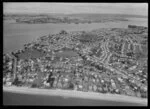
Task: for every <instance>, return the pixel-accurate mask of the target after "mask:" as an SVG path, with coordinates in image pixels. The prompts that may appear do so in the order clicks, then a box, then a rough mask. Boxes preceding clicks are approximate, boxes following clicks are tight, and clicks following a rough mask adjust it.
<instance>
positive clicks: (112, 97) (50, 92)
mask: <svg viewBox="0 0 150 109" xmlns="http://www.w3.org/2000/svg"><path fill="white" fill-rule="evenodd" d="M3 92H12V93H20V94H28V95H47V96H60V97H63V98H81V99H91V100H105V101H114V102H127V103H137V104H141V105H144V106H147V99H142V98H137V97H131V96H125V95H117V94H102V93H96V92H82V91H75V90H61V89H38V88H28V87H19V88H18V87H15V86H11V87H5V86H3Z"/></svg>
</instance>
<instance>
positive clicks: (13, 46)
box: [3, 18, 148, 53]
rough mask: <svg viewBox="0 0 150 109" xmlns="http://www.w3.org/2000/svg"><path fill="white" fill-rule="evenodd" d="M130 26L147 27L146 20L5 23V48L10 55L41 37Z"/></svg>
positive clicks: (5, 51) (4, 50)
mask: <svg viewBox="0 0 150 109" xmlns="http://www.w3.org/2000/svg"><path fill="white" fill-rule="evenodd" d="M128 25H138V26H147V25H148V22H147V19H146V18H129V21H119V22H105V23H91V24H63V23H61V24H52V23H47V24H17V23H14V22H8V21H4V30H3V32H4V36H3V39H4V40H3V42H4V46H3V47H4V48H3V52H4V53H8V52H11V51H15V50H18V49H21V48H22V47H23V45H24V44H25V43H28V42H32V41H34V40H36V39H37V38H38V37H40V36H44V35H48V34H54V33H58V32H60V31H61V30H66V31H68V32H69V31H81V30H84V31H90V30H93V29H98V28H127V27H128Z"/></svg>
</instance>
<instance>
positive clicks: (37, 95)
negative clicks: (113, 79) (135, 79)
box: [3, 86, 147, 106]
mask: <svg viewBox="0 0 150 109" xmlns="http://www.w3.org/2000/svg"><path fill="white" fill-rule="evenodd" d="M19 99H20V100H19ZM28 99H29V100H28ZM29 101H30V102H29ZM79 101H80V102H79ZM3 103H4V105H67V106H68V105H88V106H90V105H92V106H93V105H94V106H107V105H108V106H147V99H142V98H141V99H140V98H137V97H130V96H124V95H116V94H101V93H94V92H81V91H74V90H60V89H38V88H28V87H15V86H11V87H3Z"/></svg>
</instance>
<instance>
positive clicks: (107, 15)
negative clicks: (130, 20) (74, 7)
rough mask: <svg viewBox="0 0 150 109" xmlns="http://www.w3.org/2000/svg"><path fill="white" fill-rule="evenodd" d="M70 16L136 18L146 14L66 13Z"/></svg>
mask: <svg viewBox="0 0 150 109" xmlns="http://www.w3.org/2000/svg"><path fill="white" fill-rule="evenodd" d="M67 16H70V17H84V18H85V17H86V18H94V17H96V18H99V17H104V18H105V17H138V18H147V17H148V16H143V15H127V14H95V13H91V14H88V13H80V14H68V15H67Z"/></svg>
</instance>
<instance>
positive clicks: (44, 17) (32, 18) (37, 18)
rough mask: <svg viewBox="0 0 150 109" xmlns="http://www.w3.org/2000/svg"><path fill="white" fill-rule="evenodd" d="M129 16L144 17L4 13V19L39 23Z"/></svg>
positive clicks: (83, 21) (85, 20)
mask: <svg viewBox="0 0 150 109" xmlns="http://www.w3.org/2000/svg"><path fill="white" fill-rule="evenodd" d="M129 17H140V18H145V17H146V16H138V15H120V14H63V15H61V14H57V15H53V14H52V15H51V14H35V15H31V14H5V15H4V20H14V21H15V22H16V23H26V24H41V23H67V24H71V23H74V24H84V23H89V24H90V23H101V22H118V21H128V19H127V18H129Z"/></svg>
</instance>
